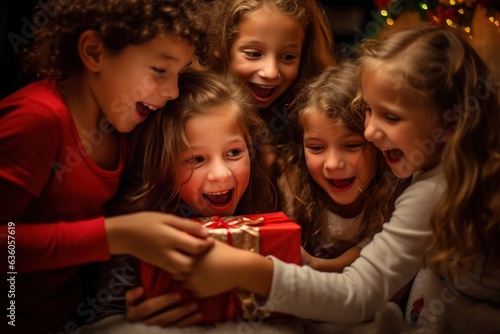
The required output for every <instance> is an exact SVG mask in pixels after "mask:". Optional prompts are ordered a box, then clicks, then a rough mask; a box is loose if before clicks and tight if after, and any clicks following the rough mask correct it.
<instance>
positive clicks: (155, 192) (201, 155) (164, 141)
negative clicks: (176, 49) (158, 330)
mask: <svg viewBox="0 0 500 334" xmlns="http://www.w3.org/2000/svg"><path fill="white" fill-rule="evenodd" d="M179 90H180V92H181V96H180V97H179V98H178V99H176V100H174V101H172V102H170V103H169V112H168V113H157V114H154V115H152V116H151V117H150V118H149V119H148V120H146V121H145V122H144V123H143V124H141V125H140V126H139V127H138V129H137V131H136V132H135V133H134V135H133V139H132V141H133V143H134V147H133V153H132V154H133V157H132V168H131V169H130V173H129V174H128V175H127V178H126V180H125V181H124V182H123V183H122V184H123V188H122V189H121V191H120V195H119V196H118V197H117V198H116V199H115V201H114V204H111V205H110V206H112V207H113V209H112V210H113V212H115V213H116V212H118V213H121V214H123V213H128V212H136V211H143V210H154V211H162V212H168V213H175V214H177V215H180V216H183V217H211V216H221V217H222V216H231V215H234V214H251V213H262V212H274V211H277V210H279V203H280V201H279V198H278V197H277V191H276V190H275V189H274V188H273V187H272V183H271V180H270V178H269V172H268V167H267V165H266V163H265V161H264V157H263V155H262V154H259V151H258V150H255V149H254V146H255V145H256V144H258V141H259V140H265V137H264V138H262V137H261V135H262V128H265V126H264V123H263V121H262V119H261V118H260V117H259V116H258V113H257V110H256V107H255V105H254V104H253V101H252V100H251V97H250V96H249V94H248V93H247V92H246V90H245V89H244V87H243V86H242V85H241V84H240V83H239V82H238V81H237V80H235V79H234V78H232V77H231V76H230V75H222V74H216V73H215V72H210V71H204V72H186V73H184V74H183V75H182V76H181V77H180V79H179ZM135 266H136V265H135V261H134V259H132V258H124V257H116V258H114V259H113V261H112V263H111V264H107V265H105V267H103V268H102V272H103V277H104V278H102V281H103V282H104V284H107V282H109V281H110V280H111V279H112V278H113V277H114V278H115V280H116V281H122V282H123V281H124V279H125V280H126V281H127V282H126V283H124V284H123V285H124V286H125V288H124V289H123V290H126V289H128V288H130V287H132V286H133V285H134V284H135V272H134V270H133V268H134V267H135ZM122 267H123V268H127V269H128V275H127V277H121V278H118V277H116V273H120V272H122V270H113V269H116V268H122ZM131 268H132V269H131ZM117 290H120V289H117ZM141 292H142V287H137V288H135V289H132V290H130V291H129V292H128V293H127V296H126V299H127V302H128V305H127V306H128V308H129V309H130V308H131V305H133V304H134V303H135V301H136V300H137V299H139V298H140V297H142V293H141ZM167 296H169V294H166V295H165V298H164V302H163V303H161V302H159V299H157V298H159V297H155V298H156V300H157V302H156V303H153V302H148V301H146V302H144V305H146V303H148V304H149V305H150V308H153V307H154V308H155V309H154V310H151V312H150V313H151V314H152V315H153V317H151V318H150V319H148V320H147V323H149V324H156V325H161V326H166V325H171V324H174V323H175V325H177V326H180V325H183V326H184V325H189V324H193V323H196V322H197V321H199V320H201V314H200V313H199V312H198V313H197V312H194V311H196V310H197V308H196V305H195V304H193V303H191V304H188V305H184V306H181V307H179V308H178V309H177V310H176V311H175V312H177V313H174V312H172V311H171V310H167V311H165V310H164V309H165V308H166V307H168V306H170V307H171V306H172V304H175V303H173V302H172V298H167ZM170 297H173V296H170ZM125 306H126V305H125V301H124V300H123V291H120V292H119V293H118V294H116V295H115V299H114V301H113V302H109V301H107V303H106V304H105V305H102V306H101V307H102V308H103V309H104V310H103V312H101V314H99V315H97V318H98V319H100V318H103V317H106V316H109V315H113V314H120V313H124V310H125ZM182 307H185V309H183V308H182ZM162 309H163V318H162V319H154V316H156V315H157V313H158V312H159V311H162ZM188 309H189V310H190V312H187V311H186V312H187V314H186V313H184V312H182V310H188ZM193 312H194V313H193ZM179 313H180V314H181V316H180V317H177V314H179ZM189 313H193V314H189ZM183 317H184V318H183ZM157 320H159V321H157Z"/></svg>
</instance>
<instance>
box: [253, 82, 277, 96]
mask: <svg viewBox="0 0 500 334" xmlns="http://www.w3.org/2000/svg"><path fill="white" fill-rule="evenodd" d="M249 85H250V89H251V90H252V92H253V93H254V95H255V96H257V97H258V98H261V99H266V98H268V97H270V96H271V95H272V94H273V93H274V91H275V90H276V87H277V86H265V85H257V84H254V83H250V84H249Z"/></svg>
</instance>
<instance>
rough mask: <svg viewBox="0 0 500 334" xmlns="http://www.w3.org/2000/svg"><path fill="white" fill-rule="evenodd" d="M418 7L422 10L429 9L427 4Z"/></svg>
mask: <svg viewBox="0 0 500 334" xmlns="http://www.w3.org/2000/svg"><path fill="white" fill-rule="evenodd" d="M420 7H422V9H423V10H427V9H429V7H427V4H425V3H423V4H421V5H420Z"/></svg>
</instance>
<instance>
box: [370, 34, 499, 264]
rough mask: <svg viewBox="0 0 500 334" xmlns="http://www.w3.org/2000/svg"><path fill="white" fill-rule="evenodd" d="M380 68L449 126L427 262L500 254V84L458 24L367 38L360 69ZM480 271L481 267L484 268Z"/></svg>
mask: <svg viewBox="0 0 500 334" xmlns="http://www.w3.org/2000/svg"><path fill="white" fill-rule="evenodd" d="M374 65H375V66H380V68H381V69H383V70H384V71H388V72H389V73H390V74H391V76H392V77H393V78H395V80H397V82H399V83H400V85H399V86H400V88H399V89H404V90H407V91H409V92H411V93H412V94H414V95H415V96H417V97H418V98H420V99H421V100H422V101H425V102H427V103H428V104H430V105H432V106H434V107H435V108H433V110H436V111H438V112H439V114H438V115H437V116H438V117H439V118H440V119H442V120H443V123H444V124H445V125H444V126H445V128H446V129H449V130H451V135H450V137H449V138H448V140H447V142H446V144H445V147H444V149H443V152H442V155H441V161H440V164H441V168H442V171H443V174H444V177H445V179H446V190H445V192H444V194H443V196H442V198H441V199H440V200H439V202H438V203H437V205H436V207H435V209H434V211H433V213H432V216H431V218H430V224H431V226H432V230H433V235H432V240H431V241H430V244H429V247H428V249H427V250H428V252H429V254H431V255H430V257H429V259H428V261H429V264H430V265H431V266H433V267H437V266H440V265H445V266H446V267H447V268H448V269H449V273H451V272H452V271H453V270H455V269H460V268H461V267H462V268H467V267H469V266H471V265H473V263H474V262H475V261H477V260H479V261H482V264H483V269H485V268H487V267H488V266H489V265H492V266H497V265H498V264H497V263H498V262H494V261H498V258H499V256H500V243H499V242H498V240H500V192H499V190H498V185H499V184H500V136H499V135H498V130H499V129H500V105H499V88H498V87H499V85H498V83H495V82H494V80H493V76H492V73H491V72H490V70H489V69H488V67H487V66H486V65H485V63H484V62H483V61H482V59H481V58H480V57H479V55H478V54H477V52H476V51H475V49H474V47H473V45H472V44H471V41H470V39H469V38H468V37H467V36H465V35H463V34H462V33H461V32H459V31H458V30H457V29H453V28H448V27H443V26H436V25H430V24H429V25H427V24H425V25H421V26H417V27H413V28H410V29H406V30H403V31H400V32H395V33H393V34H391V35H389V36H388V37H387V38H386V39H384V40H382V41H367V42H366V43H365V45H364V46H363V54H362V57H361V66H362V67H366V66H374ZM483 273H484V270H483Z"/></svg>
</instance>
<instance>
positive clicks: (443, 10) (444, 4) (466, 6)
mask: <svg viewBox="0 0 500 334" xmlns="http://www.w3.org/2000/svg"><path fill="white" fill-rule="evenodd" d="M394 1H395V0H374V2H375V4H376V5H377V7H378V8H379V9H380V16H381V17H382V18H383V20H384V21H385V22H386V23H387V25H394V23H395V21H394V20H395V19H396V18H397V15H394V13H392V12H391V11H390V10H389V8H390V6H391V5H392V3H393V2H394ZM396 1H401V4H402V7H403V8H402V9H403V11H404V10H406V11H414V12H415V11H416V12H419V14H420V17H421V19H423V20H428V21H430V22H433V23H436V24H447V25H449V26H451V27H455V28H459V29H463V31H465V32H466V33H467V34H468V35H469V37H471V38H472V36H471V23H472V16H473V15H474V13H475V9H476V6H477V5H482V6H484V7H485V8H486V14H485V15H486V18H487V19H488V21H489V22H491V24H493V25H495V27H500V21H499V20H498V19H497V17H498V16H497V14H498V13H499V12H500V4H497V3H498V2H488V3H489V4H490V5H487V4H486V5H485V3H484V1H480V0H446V1H443V0H415V1H412V0H396ZM398 14H399V13H398Z"/></svg>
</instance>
